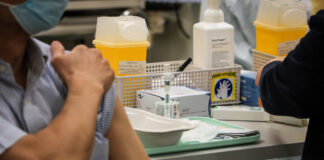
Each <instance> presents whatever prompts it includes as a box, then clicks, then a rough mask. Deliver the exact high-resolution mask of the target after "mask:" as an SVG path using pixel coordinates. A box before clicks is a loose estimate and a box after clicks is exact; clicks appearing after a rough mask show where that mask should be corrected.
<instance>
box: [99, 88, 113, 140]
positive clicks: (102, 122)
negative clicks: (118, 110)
mask: <svg viewBox="0 0 324 160" xmlns="http://www.w3.org/2000/svg"><path fill="white" fill-rule="evenodd" d="M115 103H116V93H115V88H114V87H113V86H112V87H111V88H110V89H109V91H108V92H107V93H106V94H105V95H104V96H103V98H102V101H101V106H100V109H99V113H98V117H97V132H99V133H101V134H102V135H105V134H106V132H107V131H108V128H109V127H110V124H111V121H112V118H113V115H114V109H115Z"/></svg>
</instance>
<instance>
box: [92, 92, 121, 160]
mask: <svg viewBox="0 0 324 160" xmlns="http://www.w3.org/2000/svg"><path fill="white" fill-rule="evenodd" d="M115 103H116V95H115V88H114V87H111V88H110V90H109V91H108V92H107V93H106V94H105V95H104V96H103V98H102V101H101V106H100V108H99V113H98V117H97V128H96V137H95V145H94V148H93V151H92V155H91V160H108V156H109V140H108V139H107V138H106V137H105V135H106V133H107V131H108V129H109V127H110V125H111V121H112V118H113V115H114V107H115Z"/></svg>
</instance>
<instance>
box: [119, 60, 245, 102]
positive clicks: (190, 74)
mask: <svg viewBox="0 0 324 160" xmlns="http://www.w3.org/2000/svg"><path fill="white" fill-rule="evenodd" d="M183 62H184V61H170V62H160V63H148V64H147V65H146V75H137V76H118V77H116V79H115V81H114V86H115V88H116V91H117V92H118V94H119V96H120V98H121V100H122V102H123V105H124V106H128V107H135V106H136V91H137V90H142V89H156V88H161V87H163V86H164V76H163V73H164V72H167V70H168V71H171V72H173V75H174V76H175V77H174V78H173V80H172V82H171V86H188V87H193V88H198V89H202V90H206V91H214V90H215V89H214V88H213V87H212V86H213V84H212V83H213V82H214V81H215V80H213V76H214V77H215V75H223V74H224V75H225V74H227V73H228V74H231V75H233V77H232V79H231V80H232V82H233V84H232V98H229V99H217V100H215V101H213V100H212V105H220V104H237V103H240V98H239V97H240V78H241V77H240V74H241V66H239V65H235V66H233V67H226V68H218V69H209V70H201V69H198V68H195V67H193V66H192V65H189V66H188V67H187V69H186V71H184V72H176V71H177V69H178V68H179V67H180V66H181V65H182V64H183ZM166 64H169V66H170V67H169V68H168V69H166V67H165V65H166ZM215 83H216V82H214V84H215ZM220 84H222V83H220ZM223 84H224V83H223ZM218 86H219V85H218ZM216 92H217V90H216ZM212 95H213V94H212Z"/></svg>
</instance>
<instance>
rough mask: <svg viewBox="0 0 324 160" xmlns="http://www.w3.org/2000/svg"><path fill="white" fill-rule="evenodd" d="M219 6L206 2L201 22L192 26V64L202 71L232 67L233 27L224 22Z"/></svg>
mask: <svg viewBox="0 0 324 160" xmlns="http://www.w3.org/2000/svg"><path fill="white" fill-rule="evenodd" d="M219 4H220V0H208V9H207V10H206V11H205V12H204V16H203V21H202V22H199V23H196V24H195V25H194V29H193V30H194V35H193V63H194V65H195V66H197V67H199V68H202V69H208V68H222V67H228V66H233V65H234V27H233V26H232V25H230V24H228V23H226V22H224V13H223V11H222V10H220V9H219Z"/></svg>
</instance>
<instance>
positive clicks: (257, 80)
mask: <svg viewBox="0 0 324 160" xmlns="http://www.w3.org/2000/svg"><path fill="white" fill-rule="evenodd" d="M262 70H263V67H262V68H260V69H259V70H258V73H257V75H256V77H255V85H256V86H259V84H260V77H261V73H262Z"/></svg>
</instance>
